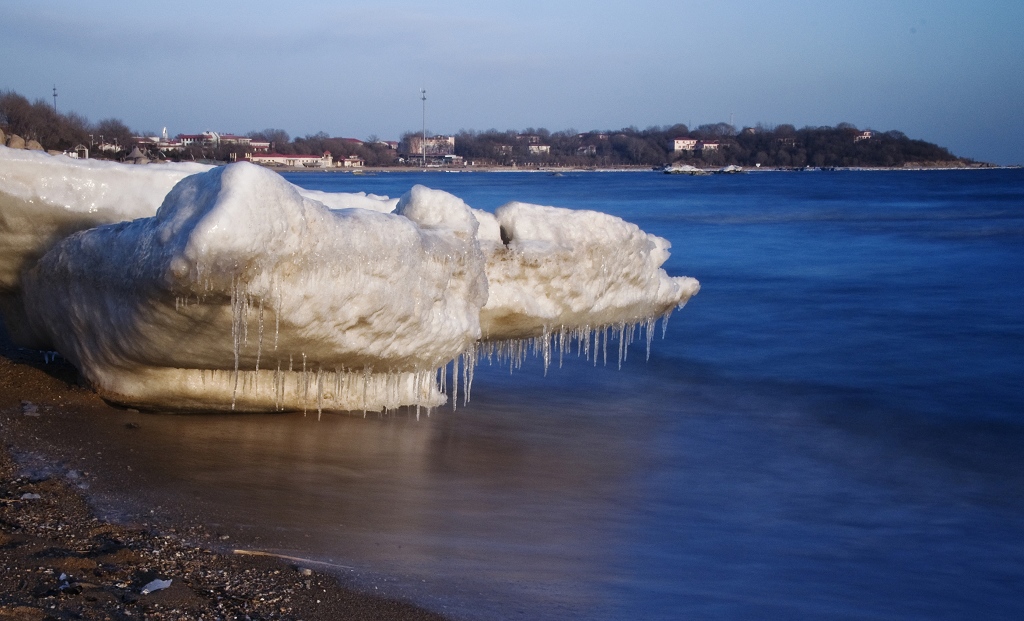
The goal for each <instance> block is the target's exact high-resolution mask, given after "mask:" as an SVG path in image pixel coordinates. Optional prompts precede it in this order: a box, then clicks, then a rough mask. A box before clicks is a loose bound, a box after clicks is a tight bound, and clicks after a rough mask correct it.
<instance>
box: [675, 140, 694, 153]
mask: <svg viewBox="0 0 1024 621" xmlns="http://www.w3.org/2000/svg"><path fill="white" fill-rule="evenodd" d="M672 142H673V143H674V145H673V147H672V149H673V150H674V151H675V152H676V153H678V152H680V151H694V150H696V149H697V139H696V138H676V139H675V140H673V141H672Z"/></svg>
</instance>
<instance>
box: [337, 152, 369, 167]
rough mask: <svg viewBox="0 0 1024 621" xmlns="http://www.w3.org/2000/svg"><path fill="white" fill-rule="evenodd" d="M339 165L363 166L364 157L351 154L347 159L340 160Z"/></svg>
mask: <svg viewBox="0 0 1024 621" xmlns="http://www.w3.org/2000/svg"><path fill="white" fill-rule="evenodd" d="M338 167H339V168H362V167H363V158H361V157H359V156H358V155H350V156H348V157H346V158H345V159H342V160H338Z"/></svg>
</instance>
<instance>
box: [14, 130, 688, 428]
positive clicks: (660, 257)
mask: <svg viewBox="0 0 1024 621" xmlns="http://www.w3.org/2000/svg"><path fill="white" fill-rule="evenodd" d="M2 151H3V150H0V164H2V168H0V274H2V275H3V278H4V280H0V286H3V287H5V289H4V292H5V293H7V294H8V299H9V302H10V301H11V300H13V302H10V303H9V304H8V306H16V303H20V304H21V308H14V309H13V310H11V309H8V308H5V309H3V310H4V315H5V322H6V323H7V325H8V327H9V328H12V332H15V333H18V334H21V335H25V334H28V335H30V336H32V337H34V341H33V342H34V344H35V345H36V346H40V347H46V348H52V349H56V350H57V351H59V352H60V353H61V354H62V355H64V356H65V357H66V358H68V359H69V360H70V361H71V362H73V363H74V364H75V365H76V366H77V367H78V368H79V370H80V371H81V372H82V374H83V376H84V377H86V378H87V379H88V380H89V381H90V382H91V384H92V385H93V386H94V388H95V389H96V390H97V391H98V392H99V393H100V394H102V395H103V396H104V397H105V398H107V399H109V400H111V401H114V402H118V403H123V404H127V405H134V406H137V407H152V408H169V409H196V410H216V409H223V410H228V409H234V410H274V409H318V410H322V409H330V410H353V409H355V410H359V409H363V410H379V409H383V408H395V407H399V406H402V405H418V406H420V405H421V406H427V407H432V406H436V405H439V404H441V403H443V402H444V401H445V400H446V399H447V396H446V395H445V394H443V387H444V386H445V382H444V381H443V379H442V380H439V376H440V377H441V378H443V376H444V371H443V369H445V368H446V367H447V365H449V364H452V363H453V362H454V363H455V364H454V366H455V368H456V369H458V368H459V361H461V363H462V365H461V366H462V367H463V369H465V376H464V378H463V382H464V385H463V390H468V387H469V381H470V379H471V372H472V367H473V365H474V364H475V361H476V358H477V357H478V356H479V355H482V354H487V355H492V354H494V353H498V354H503V355H508V356H512V357H516V356H521V355H522V353H523V351H525V349H524V347H525V346H527V345H532V346H534V347H539V348H540V349H541V350H542V351H543V352H544V355H545V357H546V358H547V357H548V355H549V352H550V347H551V343H552V341H553V340H557V342H558V343H560V344H561V345H562V346H563V347H564V346H565V345H566V344H567V343H568V342H569V341H571V340H573V339H576V340H579V341H581V342H583V343H585V344H586V349H587V350H589V349H590V348H591V345H592V344H593V349H594V351H595V355H596V349H597V347H598V335H603V338H604V339H605V343H606V342H607V331H608V329H611V330H617V331H618V332H619V334H620V342H622V343H624V342H625V341H626V340H628V339H629V338H631V337H632V335H633V327H634V326H636V325H640V326H642V327H645V328H646V329H647V333H648V338H649V337H650V334H651V332H652V328H653V321H654V320H655V319H657V318H658V317H660V316H663V315H665V314H667V313H668V312H670V311H671V310H672V309H673V308H675V307H677V306H681V305H682V304H684V303H685V302H686V301H687V300H688V299H689V297H690V296H692V295H693V294H695V293H696V292H697V290H698V289H699V285H698V283H697V281H696V280H694V279H692V278H686V277H679V278H672V277H669V276H668V275H667V274H666V273H665V272H664V270H662V269H661V267H660V266H661V265H662V264H663V263H664V261H665V259H667V258H668V243H667V242H666V241H665V240H663V239H660V238H658V237H655V236H652V235H648V234H646V233H644V232H643V231H641V230H640V229H639V228H637V227H636V226H635V225H632V224H629V223H627V222H624V221H622V220H621V219H619V218H615V217H613V216H609V215H606V214H601V213H597V212H590V211H571V210H566V209H558V208H554V207H541V206H537V205H526V204H522V203H510V204H508V205H505V206H503V207H501V208H499V209H498V210H497V212H496V213H495V214H493V215H492V214H488V213H485V212H482V211H478V210H473V209H471V208H470V207H469V206H467V205H466V204H465V203H464V202H463V201H462V200H460V199H458V198H457V197H455V196H452V195H450V194H447V193H445V192H441V191H437V190H430V189H428V188H424V187H422V186H417V187H414V188H413V189H412V190H410V191H409V192H408V193H407V194H406V195H405V196H404V197H402V199H401V200H399V201H394V200H390V199H386V198H385V197H375V196H372V195H370V196H367V195H364V194H357V195H344V194H329V193H324V192H311V191H305V190H301V189H299V188H297V187H296V186H294V185H292V184H290V183H288V182H287V181H286V180H284V179H283V178H282V177H280V176H279V175H278V174H276V173H274V172H272V171H269V170H266V169H263V168H260V167H258V166H254V165H252V164H248V163H239V164H232V165H229V166H225V167H219V168H213V169H209V168H206V167H198V168H197V167H194V166H185V167H166V166H163V165H161V166H139V167H131V166H123V165H118V164H106V163H100V162H75V161H74V160H70V159H68V158H62V157H51V156H45V155H41V154H32V157H25V155H24V152H21V153H18V154H17V155H16V156H15V155H12V154H10V153H4V152H2ZM43 158H49V159H48V160H47V159H43ZM8 164H11V165H10V166H8ZM172 188H173V189H172ZM157 203H160V206H159V209H158V210H157V209H156V204H157ZM392 210H393V213H389V212H391V211H392ZM37 223H41V224H39V225H37ZM37 231H42V233H38V234H37ZM75 231H77V232H75ZM22 298H23V299H22ZM620 357H621V346H620ZM452 383H453V385H455V386H457V385H458V382H457V381H453V382H452Z"/></svg>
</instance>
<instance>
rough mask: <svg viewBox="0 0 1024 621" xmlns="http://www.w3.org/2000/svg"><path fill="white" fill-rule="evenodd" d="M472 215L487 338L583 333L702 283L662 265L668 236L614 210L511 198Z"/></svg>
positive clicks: (626, 320) (667, 305)
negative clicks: (484, 289)
mask: <svg viewBox="0 0 1024 621" xmlns="http://www.w3.org/2000/svg"><path fill="white" fill-rule="evenodd" d="M477 217H478V218H479V219H480V220H481V222H482V223H486V224H483V225H482V226H481V233H480V237H481V245H482V246H483V247H484V248H485V249H486V253H487V266H486V270H487V284H488V286H489V287H490V296H489V297H488V299H487V304H486V305H485V306H484V308H483V310H482V311H481V314H480V323H481V328H482V331H483V336H484V339H486V340H491V341H502V340H514V339H524V338H530V337H537V336H543V335H546V334H552V333H556V332H565V331H569V332H572V333H574V334H577V336H578V337H580V338H586V337H587V336H588V335H589V333H591V332H593V330H594V329H596V328H601V327H606V326H620V325H632V324H638V323H644V322H647V321H649V320H653V319H657V318H658V317H660V316H662V315H664V314H666V313H668V312H669V311H671V310H672V309H673V308H675V307H676V306H678V305H680V304H681V303H683V302H686V300H688V299H690V297H691V296H692V295H694V294H695V293H697V291H698V290H699V289H700V285H699V284H698V283H697V281H696V280H694V279H693V278H687V277H676V278H672V277H670V276H669V275H668V274H666V273H665V271H664V270H662V269H661V266H662V264H664V263H665V261H666V260H667V259H668V257H669V253H668V248H669V243H668V241H667V240H665V239H662V238H660V237H656V236H654V235H650V234H648V233H644V232H643V231H641V230H640V227H638V226H636V225H635V224H631V223H629V222H626V221H624V220H622V219H621V218H617V217H615V216H610V215H608V214H604V213H600V212H596V211H587V210H572V209H561V208H558V207H542V206H540V205H529V204H526V203H517V202H513V203H508V204H506V205H503V206H501V207H499V208H498V209H497V211H495V213H494V215H493V216H491V215H490V214H487V213H484V212H477ZM489 221H493V223H492V222H489Z"/></svg>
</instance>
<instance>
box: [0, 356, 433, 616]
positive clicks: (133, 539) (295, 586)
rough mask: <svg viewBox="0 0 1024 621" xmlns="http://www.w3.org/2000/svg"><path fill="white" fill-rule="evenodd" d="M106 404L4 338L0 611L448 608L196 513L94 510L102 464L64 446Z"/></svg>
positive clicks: (416, 611) (58, 365)
mask: <svg viewBox="0 0 1024 621" xmlns="http://www.w3.org/2000/svg"><path fill="white" fill-rule="evenodd" d="M111 413H114V411H113V409H112V408H111V406H109V405H107V404H106V403H104V402H103V401H102V400H101V399H99V398H98V397H97V396H96V395H95V394H94V393H93V392H92V391H90V390H88V389H87V388H84V387H81V386H79V385H78V382H77V372H76V371H75V369H74V368H73V367H71V366H70V365H68V364H67V363H64V362H62V361H59V360H58V361H56V362H53V361H50V362H49V363H47V361H45V360H44V357H43V355H42V353H41V352H37V351H32V350H20V349H17V348H14V347H11V346H10V345H9V344H8V343H7V341H6V339H3V343H2V345H0V436H2V437H3V443H2V446H0V620H6V619H24V620H36V619H39V620H41V619H142V618H145V619H342V618H344V619H402V620H406V619H408V620H418V619H423V620H427V619H433V620H441V619H443V617H441V616H440V615H437V614H434V613H431V612H428V611H425V610H423V609H420V608H417V607H415V606H413V605H412V604H409V603H406V602H402V601H396V600H392V599H385V598H381V597H376V596H374V595H372V594H365V593H360V592H358V591H356V590H354V589H351V588H346V586H345V585H342V584H340V583H339V581H338V580H337V579H335V578H334V577H332V576H331V575H328V574H326V573H323V572H321V571H318V570H319V569H322V568H320V567H318V566H317V564H316V563H314V562H309V563H305V562H303V560H302V559H288V558H278V557H274V556H270V555H264V554H261V553H260V551H259V550H245V551H237V550H235V549H233V547H232V546H231V543H232V542H231V541H229V540H227V538H226V537H225V536H223V535H218V534H217V533H212V532H209V531H207V530H206V529H204V528H203V527H200V526H198V525H195V524H189V523H169V522H167V521H166V520H158V519H154V520H153V521H152V522H143V523H119V522H115V521H110V520H104V519H101V518H100V517H98V516H97V513H96V512H95V511H94V510H93V508H92V507H90V505H89V499H88V496H87V491H86V490H88V488H89V487H90V482H91V481H93V480H94V478H95V477H96V476H97V474H96V473H93V472H88V471H84V470H79V469H76V468H75V460H74V457H73V456H71V453H74V452H75V450H85V447H84V446H76V444H82V445H84V444H87V442H86V441H84V440H83V441H81V442H76V437H80V436H78V432H79V431H80V429H76V427H78V426H79V425H81V424H82V423H83V421H87V420H88V418H89V417H91V416H104V415H109V414H111ZM127 431H131V430H130V429H128V430H127ZM55 438H58V439H59V441H58V442H55V441H54V439H55ZM58 445H59V446H61V447H63V450H67V451H69V453H66V454H54V451H55V447H56V446H58ZM154 581H157V582H154ZM167 581H169V583H168V582H167ZM147 586H148V587H149V588H148V589H147ZM159 587H163V588H159Z"/></svg>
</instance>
